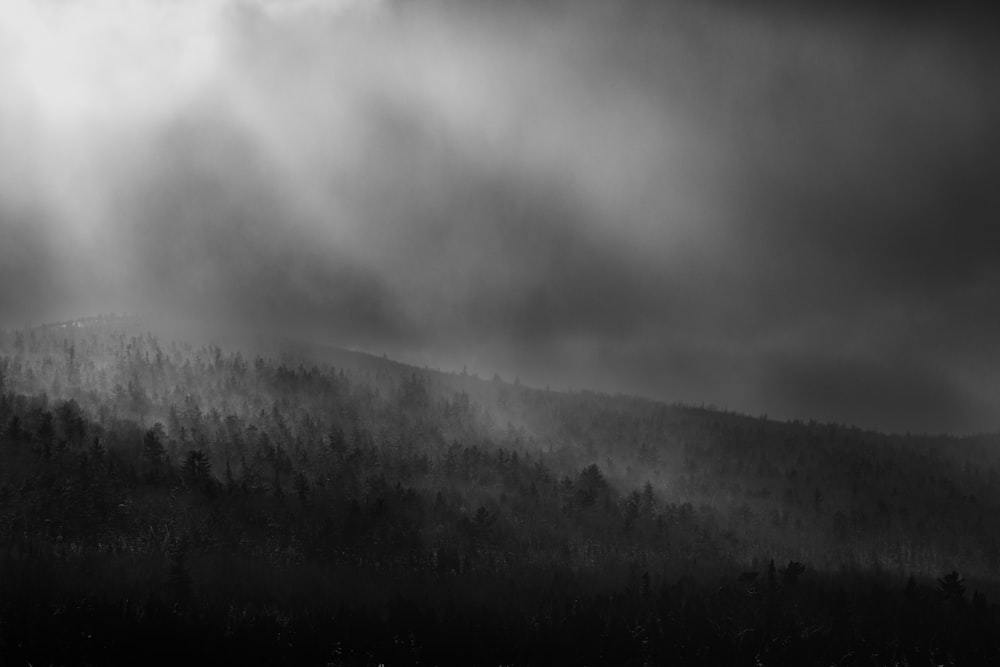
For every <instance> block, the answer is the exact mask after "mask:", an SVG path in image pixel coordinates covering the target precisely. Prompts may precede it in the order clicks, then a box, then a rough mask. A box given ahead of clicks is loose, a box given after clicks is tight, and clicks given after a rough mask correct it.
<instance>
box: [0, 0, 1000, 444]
mask: <svg viewBox="0 0 1000 667" xmlns="http://www.w3.org/2000/svg"><path fill="white" fill-rule="evenodd" d="M990 18H991V17H988V16H986V15H985V14H983V15H981V16H977V15H975V14H966V13H964V10H959V9H948V10H940V9H939V10H932V9H929V8H927V7H925V6H923V5H918V7H917V8H914V9H909V10H907V9H902V8H900V7H897V6H896V4H895V3H890V2H883V3H872V4H870V5H865V6H862V5H861V3H847V4H846V5H836V6H835V5H833V3H825V2H814V3H798V4H794V5H793V4H792V3H782V2H757V3H749V4H747V3H742V4H737V3H728V2H714V3H696V2H687V1H681V0H677V1H673V2H665V3H648V2H638V1H637V2H626V3H622V4H619V5H616V6H614V7H607V6H604V5H603V4H602V3H598V2H578V3H570V2H559V1H550V2H542V3H535V4H532V3H502V2H477V3H458V2H448V1H445V2H431V1H429V0H427V1H423V0H413V1H411V2H402V1H399V2H394V1H391V0H385V1H381V2H379V1H374V0H373V1H365V0H286V1H284V2H281V1H278V0H212V1H210V2H204V1H202V2H196V1H195V0H175V1H173V2H167V1H165V0H138V1H135V0H133V1H131V2H130V1H128V0H63V1H62V2H56V1H55V0H44V1H42V2H32V1H31V0H12V1H11V2H7V3H5V5H4V7H3V8H2V9H0V155H2V158H0V165H3V171H4V177H3V178H0V325H4V326H18V325H21V324H24V323H27V322H28V321H33V322H35V323H40V322H42V321H54V320H61V319H70V318H74V317H79V316H86V315H90V314H96V313H99V312H112V311H114V312H123V311H128V312H137V311H138V312H157V313H160V314H162V315H164V316H167V317H176V318H179V319H184V320H189V321H199V320H200V321H205V322H206V323H208V324H209V325H210V326H213V327H221V328H224V329H225V328H228V329H232V330H234V331H241V330H247V331H262V332H267V333H269V334H271V333H273V334H274V335H276V336H279V335H280V336H285V337H288V338H289V339H301V340H308V341H314V342H328V343H329V344H333V345H338V346H343V347H349V348H357V349H362V350H365V351H368V352H370V353H373V354H376V355H379V354H381V353H382V352H385V353H387V354H388V355H389V356H391V357H394V358H398V359H400V360H402V361H406V362H410V363H415V364H417V365H428V366H432V367H438V368H442V369H445V370H454V369H461V368H462V367H463V366H467V367H468V368H469V370H470V372H471V371H475V372H478V373H480V374H482V375H486V376H487V377H488V376H491V375H492V373H494V372H496V373H499V374H500V375H501V376H503V377H504V378H505V379H513V378H514V377H520V378H521V379H522V380H523V381H525V382H527V383H530V384H533V385H536V386H546V385H551V386H552V387H553V388H556V387H559V388H574V389H595V390H600V391H608V392H621V393H626V394H634V395H642V396H648V397H650V398H654V399H659V400H665V401H668V402H674V401H677V402H682V403H686V404H694V405H697V404H699V403H704V404H714V405H717V406H719V407H720V408H721V407H727V408H729V409H731V410H735V411H738V412H744V413H749V414H759V413H767V414H769V415H770V416H772V417H776V418H782V419H785V418H802V419H809V418H816V419H819V420H821V421H835V422H844V423H851V424H858V425H860V426H864V427H875V428H882V429H888V430H894V431H906V430H911V431H914V432H922V431H930V432H939V431H941V432H943V431H947V432H954V433H970V432H977V431H995V430H998V429H1000V418H998V416H997V415H998V414H1000V413H998V409H1000V398H998V397H1000V391H998V390H1000V357H998V355H997V354H996V353H995V351H994V347H995V343H994V341H995V340H997V339H998V335H1000V317H998V316H997V315H995V314H994V312H993V309H992V308H991V307H990V306H991V305H992V303H993V302H995V300H996V297H997V296H1000V294H998V292H1000V276H998V268H1000V265H998V263H997V261H996V260H995V258H994V257H993V252H994V248H995V247H996V246H997V241H998V240H1000V226H997V225H996V221H997V219H998V213H1000V191H998V190H997V188H996V186H995V183H994V180H995V176H996V175H997V174H1000V164H998V162H1000V152H998V150H997V149H998V148H1000V127H998V126H997V123H996V121H995V119H996V118H997V117H998V113H997V112H998V111H1000V86H998V85H997V84H996V83H995V82H994V79H995V75H994V73H993V72H994V67H993V66H994V65H995V64H996V63H997V62H1000V59H998V57H997V56H998V53H997V46H996V45H995V44H993V43H991V41H990V34H991V33H990V30H989V24H990Z"/></svg>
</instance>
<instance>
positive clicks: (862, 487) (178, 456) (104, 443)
mask: <svg viewBox="0 0 1000 667" xmlns="http://www.w3.org/2000/svg"><path fill="white" fill-rule="evenodd" d="M998 504H1000V438H998V437H996V436H981V437H966V438H951V437H945V436H927V435H919V436H918V435H910V434H905V435H903V434H896V435H890V434H884V433H878V432H872V431H863V430H860V429H857V428H853V427H850V426H846V425H838V424H821V423H816V422H811V421H807V422H801V421H792V422H779V421H774V420H770V419H768V418H767V417H766V416H763V415H762V416H759V417H753V416H747V415H742V414H734V413H731V412H727V411H720V410H717V409H715V408H710V407H693V406H684V405H666V404H662V403H657V402H653V401H649V400H645V399H640V398H634V397H628V396H611V395H603V394H597V393H590V392H555V391H548V390H540V389H536V388H531V387H527V386H524V385H522V384H521V383H520V382H518V381H516V380H514V381H509V380H506V379H502V378H501V377H499V376H495V377H493V378H492V379H486V378H478V377H475V376H472V375H467V374H464V373H463V374H450V373H442V372H437V371H432V370H428V369H419V368H415V367H411V366H406V365H403V364H399V363H395V362H392V361H389V360H385V359H381V358H377V357H372V356H367V355H363V354H360V353H351V352H345V351H341V350H334V349H316V348H308V349H306V348H303V349H299V350H298V351H295V352H288V353H284V354H264V353H262V352H260V351H259V350H254V349H253V348H252V346H248V345H232V346H221V345H219V344H202V343H197V344H196V343H193V342H190V341H185V340H181V339H174V338H173V337H159V336H158V335H156V332H154V331H151V330H150V327H148V326H146V325H145V324H144V323H143V322H142V321H141V320H138V319H126V318H117V317H109V316H106V317H100V318H93V319H87V320H79V321H75V322H68V323H63V324H58V325H47V326H41V327H32V328H25V329H22V330H15V331H5V332H3V333H0V656H2V659H0V663H3V664H11V665H26V664H31V665H50V664H56V665H61V664H94V665H97V664H110V663H129V664H149V663H160V664H183V663H210V662H211V663H214V664H220V663H221V664H303V665H309V664H314V665H379V664H385V665H404V664H425V665H435V664H463V665H529V664H530V665H548V664H579V665H584V664H588V665H596V664H608V665H647V664H675V665H786V664H789V665H790V664H795V665H928V664H934V665H985V664H997V663H1000V640H998V638H1000V607H998V606H997V605H996V602H997V601H998V600H1000V586H998V575H1000V513H998V511H997V510H998Z"/></svg>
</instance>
